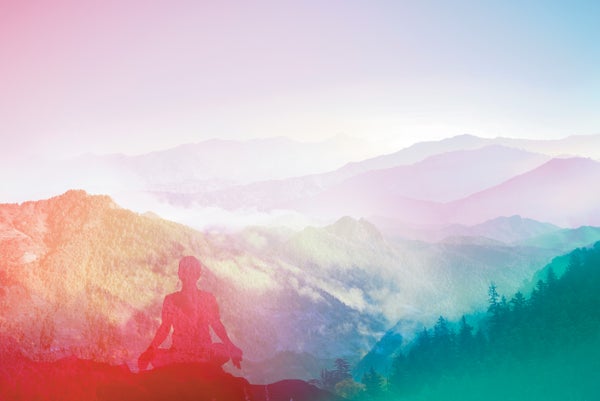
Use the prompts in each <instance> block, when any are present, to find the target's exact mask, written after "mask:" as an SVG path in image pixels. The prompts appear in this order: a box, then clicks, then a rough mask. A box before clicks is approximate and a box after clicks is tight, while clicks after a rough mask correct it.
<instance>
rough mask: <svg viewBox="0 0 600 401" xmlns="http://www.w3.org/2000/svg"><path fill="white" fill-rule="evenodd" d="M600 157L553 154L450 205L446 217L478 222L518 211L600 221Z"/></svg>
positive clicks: (569, 221)
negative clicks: (598, 188)
mask: <svg viewBox="0 0 600 401" xmlns="http://www.w3.org/2000/svg"><path fill="white" fill-rule="evenodd" d="M599 180H600V163H599V162H596V161H593V160H591V159H583V158H569V159H552V160H550V161H548V162H547V163H544V164H543V165H541V166H539V167H538V168H536V169H533V170H532V171H529V172H527V173H524V174H521V175H519V176H516V177H514V178H512V179H510V180H508V181H506V182H504V183H502V184H500V185H497V186H495V187H492V188H489V189H487V190H484V191H481V192H479V193H476V194H474V195H471V196H469V197H467V198H464V199H461V200H458V201H455V202H452V203H449V204H448V205H446V206H445V207H444V212H443V213H444V221H446V222H460V223H463V224H474V223H479V222H483V221H485V220H488V219H491V218H494V217H496V216H511V215H515V214H518V215H520V216H523V217H527V218H531V219H535V220H539V221H546V222H549V223H553V224H556V225H559V226H563V227H577V226H581V225H600V207H599V205H600V192H598V191H597V188H596V187H597V183H598V182H600V181H599Z"/></svg>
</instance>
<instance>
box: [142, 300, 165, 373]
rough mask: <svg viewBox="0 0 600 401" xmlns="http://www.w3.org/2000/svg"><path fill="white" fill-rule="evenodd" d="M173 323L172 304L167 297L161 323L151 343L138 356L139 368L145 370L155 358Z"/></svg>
mask: <svg viewBox="0 0 600 401" xmlns="http://www.w3.org/2000/svg"><path fill="white" fill-rule="evenodd" d="M172 324H173V317H172V314H171V304H170V300H169V299H168V298H165V300H164V302H163V307H162V312H161V323H160V326H158V329H157V330H156V334H155V335H154V338H153V339H152V342H150V345H149V346H148V348H147V349H146V351H144V352H143V353H142V355H140V357H139V358H138V368H139V369H140V370H145V369H146V368H147V367H148V365H149V364H150V362H152V360H153V359H154V352H155V351H156V349H157V348H158V347H159V346H160V345H161V344H162V343H163V342H164V341H165V340H166V338H167V336H168V335H169V332H170V331H171V325H172Z"/></svg>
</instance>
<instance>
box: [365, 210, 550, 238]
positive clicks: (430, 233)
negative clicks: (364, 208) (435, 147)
mask: <svg viewBox="0 0 600 401" xmlns="http://www.w3.org/2000/svg"><path fill="white" fill-rule="evenodd" d="M370 220H371V221H373V223H374V224H375V225H376V226H377V227H378V228H380V229H381V230H382V232H383V233H384V234H385V235H386V236H387V237H389V238H399V239H412V240H420V241H426V242H440V241H447V239H448V238H450V237H454V238H456V237H463V238H488V239H491V240H495V241H500V242H504V243H505V244H512V243H515V242H520V241H525V240H527V239H529V238H534V237H537V236H540V235H544V234H550V233H553V232H555V231H559V230H561V228H560V227H558V226H555V225H553V224H550V223H542V222H539V221H536V220H532V219H527V218H522V217H521V216H517V215H515V216H510V217H497V218H494V219H491V220H488V221H485V222H483V223H480V224H475V225H472V226H467V225H464V224H448V225H434V226H417V225H409V224H403V223H402V222H399V221H397V220H394V219H389V218H385V217H374V218H371V219H370Z"/></svg>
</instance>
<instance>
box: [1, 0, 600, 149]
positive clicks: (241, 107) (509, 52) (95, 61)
mask: <svg viewBox="0 0 600 401" xmlns="http://www.w3.org/2000/svg"><path fill="white" fill-rule="evenodd" d="M598 12H599V10H598V6H597V5H596V4H594V3H593V2H590V3H586V2H580V3H577V4H573V5H571V6H566V5H564V6H553V7H547V6H545V5H542V4H540V5H538V6H536V5H534V4H533V3H531V4H530V5H529V6H527V7H525V6H521V5H519V4H518V3H514V4H513V3H512V2H502V4H497V5H490V4H488V5H487V6H484V5H482V3H480V2H463V1H457V2H452V3H450V2H448V3H441V2H439V3H438V2H432V3H429V2H387V1H380V2H358V1H331V2H320V1H303V2H288V1H271V2H263V1H259V2H229V1H225V2H204V1H153V2H147V1H52V2H49V1H48V2H36V1H18V2H8V1H3V2H1V3H0V60H2V62H1V63H0V121H1V122H2V124H1V126H0V135H1V136H2V143H3V145H4V146H3V147H2V150H1V151H0V154H1V155H3V156H4V157H8V156H15V155H20V154H24V153H26V152H34V153H42V154H46V155H50V156H54V155H59V156H64V155H74V154H80V153H84V152H97V153H105V152H125V153H142V152H147V151H150V150H157V149H162V148H165V147H170V146H174V145H176V144H179V143H184V142H197V141H200V140H203V139H207V138H213V137H220V138H236V139H246V138H255V137H272V136H288V137H292V138H295V139H299V140H308V141H313V140H320V139H322V138H325V137H330V136H333V135H336V134H340V133H344V134H347V135H352V136H356V137H362V138H370V139H372V140H375V141H381V143H384V144H391V145H392V146H396V147H401V146H406V145H409V144H411V143H414V142H416V141H419V140H423V139H439V138H442V137H448V136H452V135H458V134H463V133H471V134H474V135H479V136H487V137H493V136H497V135H503V136H516V137H533V138H556V137H563V136H567V135H571V134H594V133H598V132H600V128H599V127H600V115H599V114H598V113H597V110H599V109H600V95H598V93H600V73H599V72H598V69H597V68H596V66H597V65H598V64H600V50H599V46H598V44H597V43H600V34H599V29H598V28H597V24H596V23H595V22H597V19H595V18H594V16H598ZM386 149H389V147H387V148H386Z"/></svg>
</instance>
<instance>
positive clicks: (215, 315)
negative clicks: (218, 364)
mask: <svg viewBox="0 0 600 401" xmlns="http://www.w3.org/2000/svg"><path fill="white" fill-rule="evenodd" d="M213 301H214V305H213V311H212V313H211V321H210V326H211V327H212V329H213V331H214V332H215V334H216V335H217V336H218V337H219V338H220V339H221V341H223V344H225V346H226V347H227V349H228V351H229V357H230V358H231V361H232V362H233V365H234V366H235V367H237V368H238V369H240V368H241V365H240V362H241V361H242V350H241V349H240V348H239V347H238V346H236V345H235V344H234V343H233V341H231V339H230V338H229V336H228V335H227V330H226V329H225V326H224V325H223V322H221V316H220V314H219V307H218V305H217V301H216V299H214V298H213Z"/></svg>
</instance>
